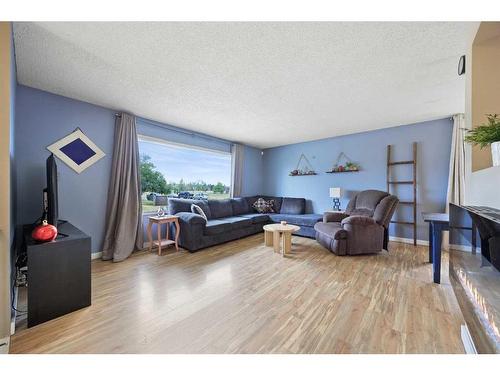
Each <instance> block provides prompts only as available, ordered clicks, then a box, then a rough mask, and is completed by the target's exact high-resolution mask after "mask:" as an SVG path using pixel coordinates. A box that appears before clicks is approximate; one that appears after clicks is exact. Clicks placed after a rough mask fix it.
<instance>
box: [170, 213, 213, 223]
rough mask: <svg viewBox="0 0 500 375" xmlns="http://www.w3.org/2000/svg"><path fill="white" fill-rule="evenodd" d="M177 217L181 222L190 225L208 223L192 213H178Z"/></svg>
mask: <svg viewBox="0 0 500 375" xmlns="http://www.w3.org/2000/svg"><path fill="white" fill-rule="evenodd" d="M175 216H177V217H178V218H179V221H180V222H181V221H183V222H185V223H187V224H189V225H193V224H206V223H207V221H206V220H205V219H204V218H203V216H201V215H198V214H195V213H192V212H177V213H176V214H175Z"/></svg>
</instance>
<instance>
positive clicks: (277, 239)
mask: <svg viewBox="0 0 500 375" xmlns="http://www.w3.org/2000/svg"><path fill="white" fill-rule="evenodd" d="M273 247H274V252H276V253H279V252H280V232H279V231H277V230H275V231H273Z"/></svg>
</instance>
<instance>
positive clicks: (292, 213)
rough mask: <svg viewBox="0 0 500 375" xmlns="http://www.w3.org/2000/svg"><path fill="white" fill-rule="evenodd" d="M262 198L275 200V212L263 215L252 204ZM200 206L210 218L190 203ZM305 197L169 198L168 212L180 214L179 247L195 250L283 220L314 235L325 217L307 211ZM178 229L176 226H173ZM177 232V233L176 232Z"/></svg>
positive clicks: (305, 235)
mask: <svg viewBox="0 0 500 375" xmlns="http://www.w3.org/2000/svg"><path fill="white" fill-rule="evenodd" d="M259 197H262V198H264V199H265V200H274V211H275V213H268V214H260V213H258V212H257V211H255V209H254V208H253V207H252V204H253V203H254V202H255V201H256V200H257V199H258V198H259ZM193 203H194V204H196V205H198V206H200V207H201V208H202V209H203V211H204V212H205V214H206V215H207V219H208V220H205V219H204V218H203V217H202V216H201V215H198V214H195V213H192V212H191V204H193ZM305 206H306V201H305V199H304V198H288V197H268V196H262V195H260V196H253V197H244V198H234V199H223V200H208V201H206V200H194V199H178V198H170V199H169V200H168V211H169V214H171V215H177V216H178V217H179V224H180V236H179V246H181V247H182V248H184V249H187V250H189V251H190V252H194V251H197V250H200V249H203V248H205V247H208V246H213V245H217V244H220V243H223V242H227V241H232V240H236V239H238V238H242V237H246V236H249V235H252V234H255V233H259V232H261V231H262V227H263V226H264V225H266V224H270V223H279V222H280V221H282V220H285V221H287V222H288V223H290V224H296V225H298V226H300V227H301V229H300V231H298V232H296V233H295V234H297V235H299V236H304V237H310V238H314V237H315V235H316V232H315V230H314V225H315V224H316V223H317V222H319V221H321V220H322V218H323V216H322V215H317V214H306V213H305ZM173 230H174V231H175V228H173ZM174 234H175V232H174Z"/></svg>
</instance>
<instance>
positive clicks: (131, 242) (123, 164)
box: [102, 113, 143, 262]
mask: <svg viewBox="0 0 500 375" xmlns="http://www.w3.org/2000/svg"><path fill="white" fill-rule="evenodd" d="M142 236H143V232H142V205H141V178H140V169H139V146H138V144H137V131H136V124H135V116H132V115H129V114H127V113H122V115H121V117H117V119H116V123H115V136H114V146H113V160H112V164H111V177H110V183H109V189H108V203H107V207H106V229H105V233H104V243H103V245H102V259H103V260H110V259H112V260H113V261H114V262H119V261H122V260H124V259H126V258H128V257H129V255H130V254H131V253H132V252H133V251H134V250H137V249H142V247H143V238H142Z"/></svg>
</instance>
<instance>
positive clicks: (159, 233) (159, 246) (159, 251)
mask: <svg viewBox="0 0 500 375" xmlns="http://www.w3.org/2000/svg"><path fill="white" fill-rule="evenodd" d="M156 227H157V233H158V255H161V225H160V223H158V224H156Z"/></svg>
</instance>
